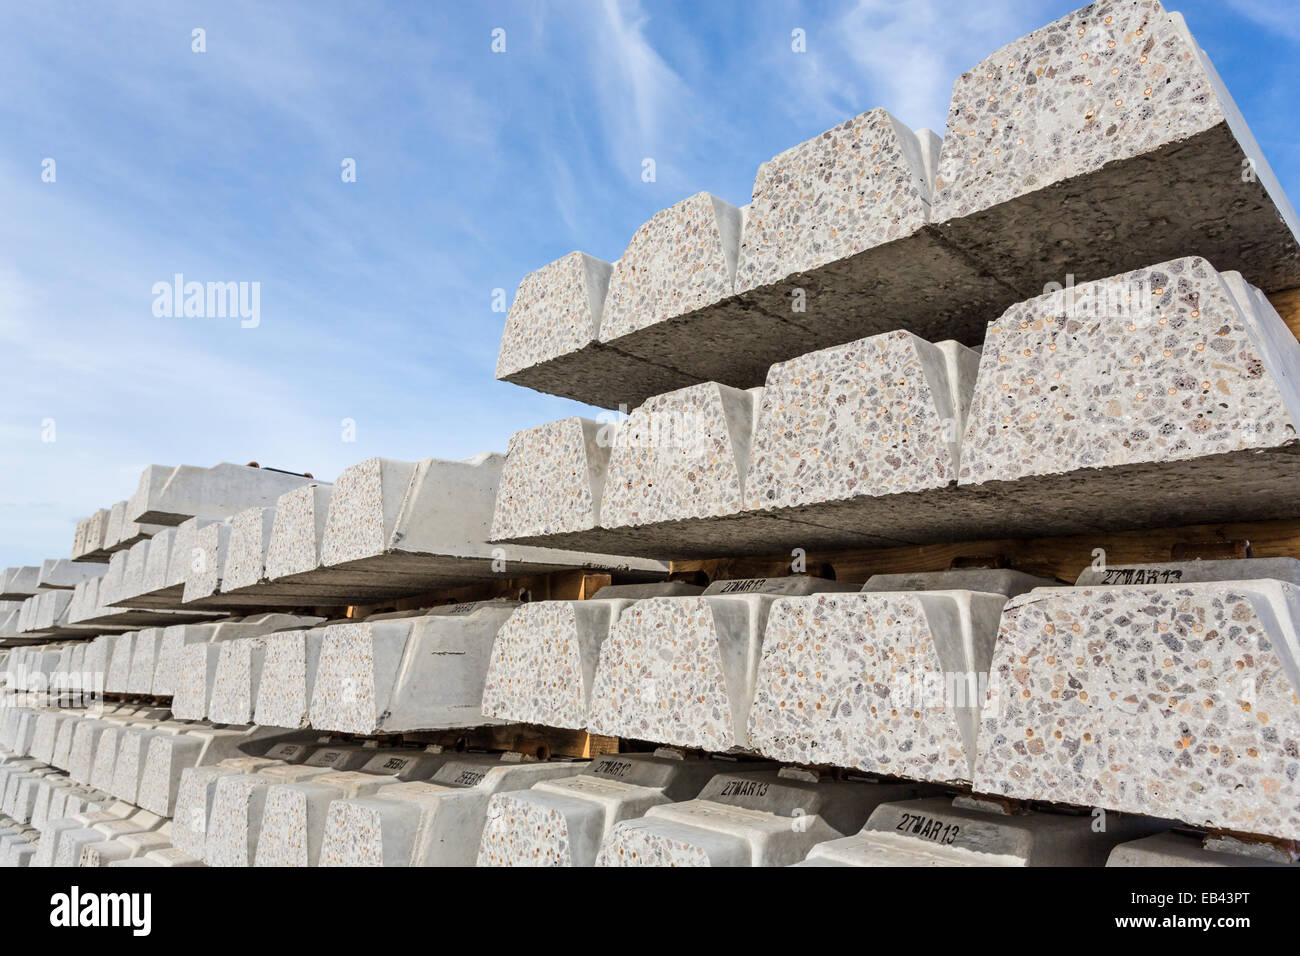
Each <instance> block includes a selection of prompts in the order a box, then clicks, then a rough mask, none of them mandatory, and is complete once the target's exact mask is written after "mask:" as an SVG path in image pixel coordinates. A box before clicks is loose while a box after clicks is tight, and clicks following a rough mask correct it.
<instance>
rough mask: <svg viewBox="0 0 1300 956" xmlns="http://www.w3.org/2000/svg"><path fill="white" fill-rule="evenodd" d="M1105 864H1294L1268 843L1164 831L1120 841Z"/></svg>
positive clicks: (1213, 865) (1216, 865)
mask: <svg viewBox="0 0 1300 956" xmlns="http://www.w3.org/2000/svg"><path fill="white" fill-rule="evenodd" d="M1106 865H1107V866H1176V867H1185V866H1195V867H1223V868H1232V867H1246V866H1249V867H1259V866H1295V863H1294V862H1292V861H1291V860H1290V859H1289V858H1288V857H1287V855H1286V854H1284V853H1283V852H1282V851H1280V850H1278V849H1277V848H1276V847H1272V846H1250V845H1248V844H1243V843H1240V842H1238V841H1235V840H1234V841H1227V840H1217V841H1216V840H1207V839H1206V837H1205V835H1204V834H1200V833H1180V832H1178V831H1175V830H1168V831H1166V832H1164V833H1157V834H1154V835H1152V836H1147V837H1142V838H1140V839H1137V840H1132V841H1130V842H1128V843H1121V844H1119V845H1118V846H1116V847H1115V849H1113V850H1111V851H1110V856H1109V857H1108V858H1107V860H1106Z"/></svg>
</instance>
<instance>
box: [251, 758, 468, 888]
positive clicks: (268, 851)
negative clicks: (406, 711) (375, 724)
mask: <svg viewBox="0 0 1300 956" xmlns="http://www.w3.org/2000/svg"><path fill="white" fill-rule="evenodd" d="M453 756H454V755H453V754H451V753H445V754H443V753H439V754H433V753H419V752H397V751H379V752H377V753H375V756H374V757H373V758H372V759H371V760H370V761H369V762H368V763H367V764H366V765H365V767H364V768H363V769H362V770H359V771H345V770H339V771H337V772H331V773H326V774H322V775H321V776H318V777H312V778H311V779H309V780H306V781H301V782H296V783H289V784H277V785H275V786H272V787H271V788H270V789H268V790H267V792H266V803H265V807H264V810H263V814H262V829H261V835H260V837H259V839H258V843H257V854H256V858H255V860H254V865H256V866H317V865H319V863H320V851H321V843H322V841H323V839H324V836H325V823H326V818H327V816H328V814H329V807H330V804H332V803H333V802H335V801H336V800H347V799H356V798H360V797H368V796H372V795H373V794H374V793H375V792H376V791H378V790H379V789H380V788H382V787H386V786H391V785H392V784H393V783H395V782H397V781H401V780H413V779H422V778H425V777H428V776H431V775H432V774H433V773H434V772H435V771H436V770H437V769H438V768H439V767H441V766H442V764H444V763H446V762H447V761H448V760H450V759H451V758H452V757H453Z"/></svg>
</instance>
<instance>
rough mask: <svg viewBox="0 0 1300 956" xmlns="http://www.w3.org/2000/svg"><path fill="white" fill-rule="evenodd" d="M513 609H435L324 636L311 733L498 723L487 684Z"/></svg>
mask: <svg viewBox="0 0 1300 956" xmlns="http://www.w3.org/2000/svg"><path fill="white" fill-rule="evenodd" d="M516 607H518V605H517V604H516V603H515V602H512V601H484V602H479V603H476V604H466V605H452V606H448V607H446V608H435V609H434V610H433V611H431V612H429V613H427V614H424V615H421V616H418V617H407V618H398V619H389V620H374V621H363V622H358V623H354V624H334V625H330V626H329V627H327V628H326V630H325V636H324V640H323V642H322V646H321V652H320V664H319V668H318V672H317V677H316V682H315V686H314V688H313V691H312V700H311V708H310V719H311V725H312V726H313V727H315V728H317V729H321V730H335V731H341V732H347V733H360V734H373V733H398V732H402V731H414V730H443V729H451V728H463V727H474V726H479V725H481V724H488V723H496V721H494V720H492V719H491V718H487V717H484V716H483V714H482V697H483V683H484V680H485V678H486V675H487V668H488V664H489V661H490V660H491V654H492V642H493V639H494V638H495V636H496V633H497V631H498V630H499V629H500V628H501V626H502V625H503V624H504V623H505V622H506V620H508V619H509V617H510V615H511V613H512V612H513V611H514V610H515V608H516Z"/></svg>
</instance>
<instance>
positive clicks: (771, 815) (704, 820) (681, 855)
mask: <svg viewBox="0 0 1300 956" xmlns="http://www.w3.org/2000/svg"><path fill="white" fill-rule="evenodd" d="M916 793H917V788H916V786H915V785H912V784H883V783H876V782H874V781H861V780H853V781H849V780H829V779H818V778H817V776H816V775H815V774H811V773H808V772H806V771H800V770H794V769H790V768H787V769H785V770H780V771H777V770H767V769H764V770H747V769H737V770H735V771H733V772H731V773H721V774H718V775H717V776H715V777H714V778H713V779H712V780H710V781H709V783H708V784H707V785H706V786H705V787H704V789H703V790H702V791H701V792H700V795H699V797H698V798H697V799H695V800H688V801H685V802H684V803H668V804H661V805H659V806H654V807H651V808H650V809H649V810H647V811H646V814H645V816H643V817H641V818H640V819H636V820H626V821H624V822H622V823H620V824H618V825H617V826H616V827H615V828H614V830H613V832H612V833H611V834H610V835H609V837H608V838H607V839H606V840H605V842H604V843H603V844H602V846H601V848H600V853H599V854H598V856H597V858H596V865H597V866H788V865H790V864H791V863H795V862H797V861H799V860H801V859H803V858H804V856H805V855H806V854H807V853H808V850H809V849H811V848H812V847H813V846H814V845H815V844H817V843H821V842H824V841H826V840H831V839H834V838H835V837H837V836H843V835H844V834H846V833H852V832H854V831H856V830H858V829H859V828H860V827H861V826H862V825H863V824H864V823H866V821H867V817H868V816H869V815H870V813H871V811H872V810H874V809H875V808H876V806H877V805H878V804H880V803H882V802H884V801H888V800H903V799H907V798H909V797H912V796H915V795H916ZM796 820H797V821H798V822H797V824H796V823H794V822H792V821H796Z"/></svg>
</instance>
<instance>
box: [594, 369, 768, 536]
mask: <svg viewBox="0 0 1300 956" xmlns="http://www.w3.org/2000/svg"><path fill="white" fill-rule="evenodd" d="M753 429H754V395H753V394H752V393H751V392H745V391H741V390H739V389H734V388H729V387H727V386H725V385H718V384H717V383H716V382H705V383H704V384H702V385H692V386H690V387H689V388H684V389H680V390H678V391H675V392H669V393H667V394H665V395H656V396H655V397H653V398H650V399H648V400H647V401H646V402H645V404H643V405H641V406H640V407H639V408H637V409H636V410H635V411H634V412H632V414H631V415H630V416H629V417H628V419H627V421H626V422H623V423H622V424H621V425H620V426H619V428H618V430H617V433H616V434H615V437H614V447H613V450H612V452H611V454H610V459H609V475H608V478H607V480H606V482H605V490H604V496H603V498H602V500H601V506H600V522H601V524H602V525H603V526H605V527H607V528H618V527H627V526H638V525H646V524H654V523H658V522H664V521H676V520H682V519H689V518H704V517H713V516H718V515H729V514H734V513H735V512H737V511H739V510H740V509H741V508H742V507H743V501H744V492H743V488H744V484H745V469H746V465H747V463H748V459H749V448H750V436H751V434H752V433H753Z"/></svg>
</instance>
